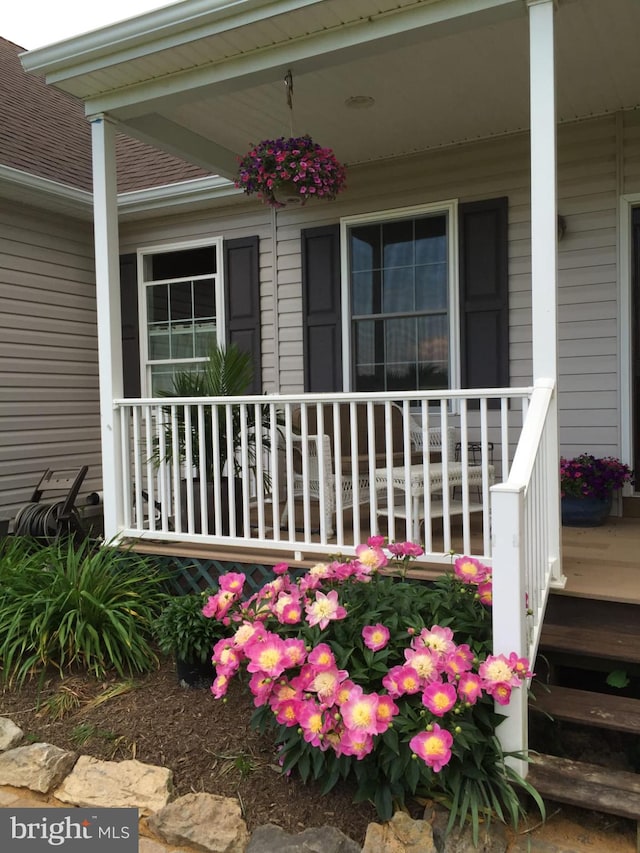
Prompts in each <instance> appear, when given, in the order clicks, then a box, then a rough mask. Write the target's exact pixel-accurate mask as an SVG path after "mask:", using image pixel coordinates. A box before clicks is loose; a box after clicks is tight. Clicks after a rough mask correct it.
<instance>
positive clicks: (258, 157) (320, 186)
mask: <svg viewBox="0 0 640 853" xmlns="http://www.w3.org/2000/svg"><path fill="white" fill-rule="evenodd" d="M345 180H346V173H345V169H344V166H342V165H341V164H340V163H339V162H338V160H337V158H336V156H335V154H334V153H333V151H332V150H331V149H330V148H322V146H320V145H318V144H317V143H316V142H314V141H313V140H312V139H311V137H310V136H308V135H305V136H297V137H290V138H285V137H283V136H281V137H279V138H278V139H265V140H263V141H262V142H259V143H258V144H257V145H254V146H253V148H251V150H250V151H249V152H248V153H247V154H245V156H244V157H242V158H241V159H240V163H239V166H238V175H237V177H236V181H235V185H236V187H238V188H239V189H242V190H244V192H245V193H246V194H247V195H253V194H254V193H256V194H257V195H258V197H259V198H261V199H262V201H264V203H265V204H268V205H270V206H271V207H282V206H283V204H282V202H279V201H278V200H277V198H276V195H275V193H276V191H277V189H278V187H282V186H283V185H285V184H286V185H288V186H289V187H290V189H291V190H292V192H293V193H295V195H296V196H297V197H298V198H299V200H300V202H301V203H302V204H304V203H305V202H306V201H308V200H309V199H310V198H323V199H326V200H330V199H334V198H335V197H336V196H337V195H338V193H339V192H341V191H342V190H343V189H344V185H345Z"/></svg>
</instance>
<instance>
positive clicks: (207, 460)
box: [154, 344, 271, 535]
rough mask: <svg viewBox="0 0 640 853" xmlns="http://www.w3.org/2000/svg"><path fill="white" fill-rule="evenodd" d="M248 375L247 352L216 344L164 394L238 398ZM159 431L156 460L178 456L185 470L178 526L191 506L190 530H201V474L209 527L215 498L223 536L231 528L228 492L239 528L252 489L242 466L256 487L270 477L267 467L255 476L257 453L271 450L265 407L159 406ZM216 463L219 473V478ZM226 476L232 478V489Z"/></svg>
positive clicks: (246, 386)
mask: <svg viewBox="0 0 640 853" xmlns="http://www.w3.org/2000/svg"><path fill="white" fill-rule="evenodd" d="M252 379H253V363H252V359H251V356H250V355H249V353H247V352H244V351H243V350H240V349H239V348H238V347H237V346H235V345H233V344H231V345H229V346H227V347H221V346H219V345H215V346H213V347H212V349H211V350H210V352H209V360H208V361H207V362H205V363H203V365H202V366H201V368H200V369H199V370H197V371H193V372H189V371H183V372H181V373H178V374H176V376H175V377H174V379H173V384H172V389H171V391H168V392H164V393H163V394H162V396H163V397H175V398H179V397H181V398H190V397H194V398H196V397H198V398H221V397H241V396H243V395H245V394H246V393H247V391H248V389H249V387H250V386H251V382H252ZM201 415H204V417H202V416H201ZM161 430H163V433H162V434H161V436H158V437H157V439H156V442H155V447H154V459H155V462H156V463H157V464H161V463H163V462H164V463H169V464H173V462H174V459H175V458H176V457H177V459H178V460H179V463H180V465H181V466H183V467H184V469H185V470H183V472H182V473H183V479H182V485H181V495H180V504H181V513H182V515H181V519H182V524H184V522H185V519H186V518H187V514H188V506H189V504H191V505H192V506H193V514H194V532H196V533H200V532H202V531H201V527H200V518H201V509H200V488H199V485H200V477H201V475H202V473H204V476H205V478H206V493H207V518H208V519H209V527H210V530H212V520H213V518H214V513H215V506H216V502H217V501H219V502H220V507H221V519H222V533H223V535H227V534H229V533H230V532H231V530H230V506H229V502H228V498H229V497H230V495H233V497H234V500H235V519H236V529H239V528H240V527H241V526H242V525H241V519H242V517H243V500H242V498H243V492H246V490H247V489H250V488H251V486H250V483H248V482H245V481H244V480H243V479H242V477H243V474H244V472H245V470H246V468H247V467H248V469H249V471H250V474H251V475H252V476H253V477H256V480H255V488H257V489H259V488H262V489H263V490H264V492H265V493H267V492H269V491H270V488H271V478H270V476H269V472H268V470H267V469H266V467H265V468H264V469H263V471H262V477H261V481H258V479H257V469H258V456H259V454H260V455H261V454H263V453H264V454H267V453H268V452H269V450H270V448H271V418H270V407H269V405H268V404H258V405H255V404H246V405H244V406H243V405H241V404H235V405H233V406H231V407H227V406H226V405H224V404H221V403H219V404H218V405H212V406H205V407H204V411H202V408H201V404H198V403H194V404H193V405H191V404H189V403H179V404H167V405H166V406H163V424H162V426H161ZM161 438H162V440H161ZM201 454H202V455H203V458H201ZM216 467H217V469H218V471H219V474H220V479H219V480H218V481H217V482H216V479H215V471H216ZM230 479H232V480H234V481H235V482H234V484H233V486H232V488H231V490H230V489H229V486H230V483H229V480H230ZM205 532H207V531H205Z"/></svg>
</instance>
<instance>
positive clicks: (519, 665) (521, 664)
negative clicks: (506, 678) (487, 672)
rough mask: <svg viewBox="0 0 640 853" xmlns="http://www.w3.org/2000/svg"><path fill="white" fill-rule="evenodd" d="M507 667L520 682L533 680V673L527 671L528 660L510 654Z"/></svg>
mask: <svg viewBox="0 0 640 853" xmlns="http://www.w3.org/2000/svg"><path fill="white" fill-rule="evenodd" d="M509 666H510V667H511V669H512V670H513V671H514V672H515V674H516V675H517V676H518V678H519V679H520V680H521V681H524V680H525V678H533V673H532V672H531V670H530V669H529V660H528V658H520V657H518V655H517V654H516V653H515V652H511V654H510V655H509Z"/></svg>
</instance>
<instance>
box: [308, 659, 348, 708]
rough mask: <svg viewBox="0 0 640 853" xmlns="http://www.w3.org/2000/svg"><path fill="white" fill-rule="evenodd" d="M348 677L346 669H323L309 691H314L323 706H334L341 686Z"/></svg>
mask: <svg viewBox="0 0 640 853" xmlns="http://www.w3.org/2000/svg"><path fill="white" fill-rule="evenodd" d="M346 677H347V671H346V670H345V669H337V668H336V667H332V668H331V669H321V670H319V671H318V673H317V675H316V677H315V678H314V679H313V681H312V682H311V684H310V685H309V690H313V691H314V693H316V694H317V696H318V699H320V701H321V703H322V704H323V705H325V706H327V705H333V704H334V703H335V701H336V695H337V693H338V690H339V689H340V684H341V682H343V681H344V680H345V679H346Z"/></svg>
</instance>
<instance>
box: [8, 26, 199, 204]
mask: <svg viewBox="0 0 640 853" xmlns="http://www.w3.org/2000/svg"><path fill="white" fill-rule="evenodd" d="M23 50H24V48H21V47H19V46H18V45H16V44H13V42H10V41H7V40H6V39H3V38H0V81H1V82H2V85H1V87H0V164H1V165H3V166H10V167H11V168H13V169H18V170H20V171H22V172H28V173H30V174H31V175H36V176H38V177H41V178H48V179H49V180H52V181H57V182H59V183H62V184H66V185H68V186H71V187H75V188H77V189H82V190H89V191H91V188H92V184H91V129H90V126H89V123H88V122H87V120H86V118H85V115H84V110H83V107H82V103H81V102H80V101H79V100H77V99H76V98H73V97H72V96H70V95H67V94H66V93H64V92H61V91H59V90H58V89H55V88H54V87H53V86H48V85H47V84H46V83H45V82H44V80H43V79H42V78H40V77H36V76H35V75H31V74H26V73H25V71H24V69H23V68H22V64H21V62H20V59H19V55H20V53H22V52H23ZM116 150H117V162H118V190H119V191H120V192H126V191H129V190H137V189H146V188H148V187H154V186H161V185H163V184H172V183H177V182H178V181H185V180H189V179H194V178H200V177H204V176H206V175H207V174H208V173H207V172H205V171H204V170H202V169H200V168H199V167H198V166H194V165H193V164H191V163H186V162H185V161H184V160H180V159H179V158H177V157H174V156H172V155H171V154H166V153H165V152H163V151H158V150H157V149H155V148H152V147H151V146H149V145H145V144H144V143H143V142H139V141H138V140H137V139H131V138H129V137H126V136H123V135H118V138H117V149H116Z"/></svg>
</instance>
